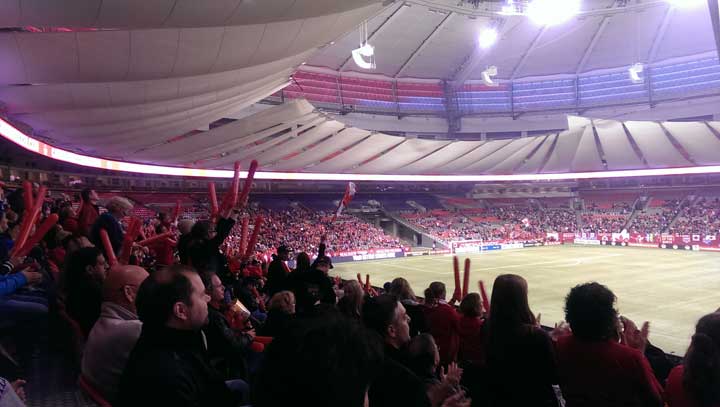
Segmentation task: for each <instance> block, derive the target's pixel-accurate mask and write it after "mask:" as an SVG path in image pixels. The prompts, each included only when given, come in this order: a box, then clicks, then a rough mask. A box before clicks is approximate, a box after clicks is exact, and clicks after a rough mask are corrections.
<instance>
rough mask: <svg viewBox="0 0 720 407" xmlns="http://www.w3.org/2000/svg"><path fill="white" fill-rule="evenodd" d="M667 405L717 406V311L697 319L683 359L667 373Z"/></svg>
mask: <svg viewBox="0 0 720 407" xmlns="http://www.w3.org/2000/svg"><path fill="white" fill-rule="evenodd" d="M665 401H666V402H667V405H668V406H669V407H718V406H720V312H715V313H712V314H708V315H705V316H704V317H702V318H700V321H698V323H697V326H696V327H695V335H693V337H692V342H691V343H690V348H689V349H688V351H687V354H686V355H685V362H684V363H683V364H682V365H680V366H678V367H676V368H675V369H673V370H672V372H670V377H669V378H668V381H667V386H666V387H665Z"/></svg>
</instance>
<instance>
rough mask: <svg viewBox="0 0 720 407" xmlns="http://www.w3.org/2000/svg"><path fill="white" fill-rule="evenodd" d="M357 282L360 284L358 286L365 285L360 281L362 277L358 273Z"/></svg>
mask: <svg viewBox="0 0 720 407" xmlns="http://www.w3.org/2000/svg"><path fill="white" fill-rule="evenodd" d="M357 280H358V283H360V286H363V285H364V284H365V283H363V281H362V275H361V274H360V273H357Z"/></svg>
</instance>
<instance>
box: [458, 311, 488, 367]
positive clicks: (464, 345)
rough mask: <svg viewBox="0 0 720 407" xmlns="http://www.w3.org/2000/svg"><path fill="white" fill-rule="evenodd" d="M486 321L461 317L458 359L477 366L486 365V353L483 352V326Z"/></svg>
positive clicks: (459, 322)
mask: <svg viewBox="0 0 720 407" xmlns="http://www.w3.org/2000/svg"><path fill="white" fill-rule="evenodd" d="M483 322H484V320H483V319H482V318H480V317H468V316H465V315H463V316H461V317H460V320H459V321H458V334H459V336H460V346H459V350H458V357H459V358H460V359H461V360H467V361H468V362H470V363H472V364H473V365H475V366H480V365H482V364H483V363H484V360H485V359H484V358H485V353H484V352H483V346H482V344H483V338H482V326H483Z"/></svg>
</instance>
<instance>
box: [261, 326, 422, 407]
mask: <svg viewBox="0 0 720 407" xmlns="http://www.w3.org/2000/svg"><path fill="white" fill-rule="evenodd" d="M382 357H383V355H382V345H381V344H380V342H379V341H378V340H377V337H375V336H373V335H369V333H368V332H367V331H366V330H365V329H363V328H362V327H361V326H360V325H358V324H357V323H356V322H354V321H350V320H347V319H345V318H342V317H339V316H329V317H328V316H325V317H322V318H311V319H306V320H303V321H302V322H301V323H297V324H293V325H292V326H291V328H290V329H288V330H287V331H286V333H285V334H283V335H280V336H278V337H276V338H275V339H274V340H273V342H272V344H270V346H269V347H268V348H267V350H266V351H265V360H264V362H263V364H262V365H261V367H260V370H259V371H258V377H257V382H256V386H255V388H254V391H253V397H252V398H253V403H252V404H253V406H257V407H266V406H272V407H274V406H315V407H335V406H343V407H362V406H364V405H367V404H365V401H366V397H367V392H368V386H369V385H370V383H371V381H372V380H373V378H375V377H376V375H377V373H378V372H379V369H380V368H381V363H382ZM396 390H397V391H398V392H401V390H402V389H396ZM371 391H372V390H371ZM404 396H405V395H404V394H399V395H398V399H401V398H404ZM370 405H377V406H383V405H388V406H389V405H390V404H374V403H371V404H370ZM396 405H398V406H399V405H403V406H410V405H412V404H410V403H401V404H396Z"/></svg>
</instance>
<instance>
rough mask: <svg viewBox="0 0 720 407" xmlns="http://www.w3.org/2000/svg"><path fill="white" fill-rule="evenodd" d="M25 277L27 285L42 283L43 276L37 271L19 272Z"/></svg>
mask: <svg viewBox="0 0 720 407" xmlns="http://www.w3.org/2000/svg"><path fill="white" fill-rule="evenodd" d="M21 273H23V275H25V279H26V280H27V283H28V285H34V284H40V283H42V281H43V275H42V274H40V273H38V272H37V271H25V270H23V271H21Z"/></svg>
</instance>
